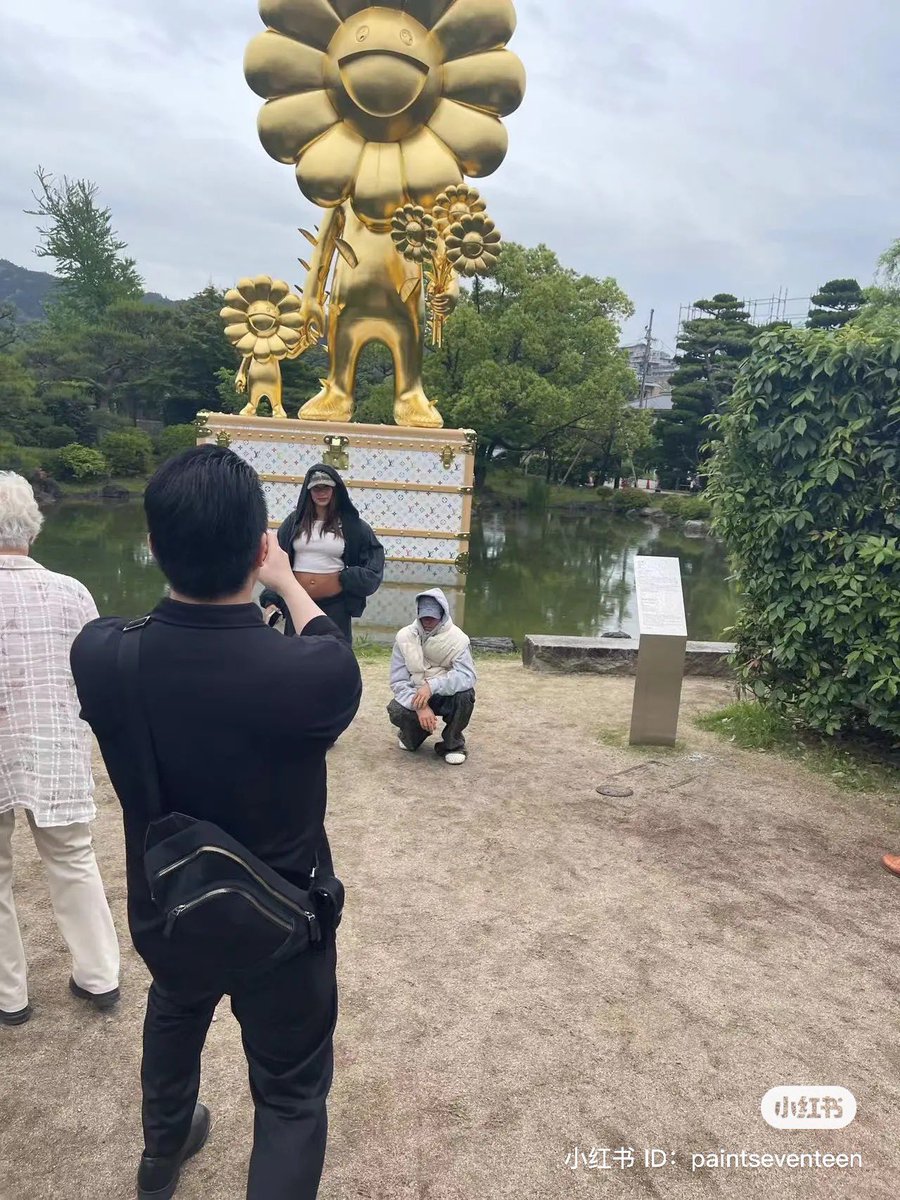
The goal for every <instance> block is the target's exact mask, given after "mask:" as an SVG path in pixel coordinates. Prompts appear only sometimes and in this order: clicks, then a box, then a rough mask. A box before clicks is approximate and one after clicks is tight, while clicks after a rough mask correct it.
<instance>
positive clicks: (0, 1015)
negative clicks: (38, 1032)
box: [0, 1004, 34, 1025]
mask: <svg viewBox="0 0 900 1200" xmlns="http://www.w3.org/2000/svg"><path fill="white" fill-rule="evenodd" d="M33 1011H34V1010H33V1009H32V1007H31V1005H30V1004H26V1005H25V1007H24V1008H20V1009H19V1011H18V1012H14V1013H11V1012H4V1011H3V1009H2V1008H0V1025H24V1024H25V1022H26V1021H30V1020H31V1014H32V1012H33Z"/></svg>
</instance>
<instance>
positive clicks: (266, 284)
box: [253, 275, 275, 300]
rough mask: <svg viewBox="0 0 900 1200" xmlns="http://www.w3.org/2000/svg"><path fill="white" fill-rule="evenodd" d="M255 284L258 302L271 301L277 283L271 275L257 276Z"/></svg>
mask: <svg viewBox="0 0 900 1200" xmlns="http://www.w3.org/2000/svg"><path fill="white" fill-rule="evenodd" d="M253 282H254V284H255V285H256V299H257V300H270V299H271V298H272V288H273V286H274V283H275V281H274V280H273V278H272V276H271V275H257V276H256V277H255V279H254V280H253Z"/></svg>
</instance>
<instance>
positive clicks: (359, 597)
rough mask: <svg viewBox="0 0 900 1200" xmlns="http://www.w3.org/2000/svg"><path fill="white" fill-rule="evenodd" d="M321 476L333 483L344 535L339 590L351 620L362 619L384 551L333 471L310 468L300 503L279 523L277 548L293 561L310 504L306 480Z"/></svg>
mask: <svg viewBox="0 0 900 1200" xmlns="http://www.w3.org/2000/svg"><path fill="white" fill-rule="evenodd" d="M319 471H321V472H323V473H324V474H325V475H328V476H329V478H331V479H333V480H334V483H335V489H336V491H337V496H338V507H339V508H340V512H341V526H342V529H343V534H344V542H345V543H346V549H345V550H344V569H343V571H341V587H342V588H343V589H344V598H345V601H346V605H347V609H348V611H349V613H350V616H351V617H361V616H362V615H363V613H364V612H365V611H366V601H367V600H368V598H369V596H374V595H375V593H376V592H377V591H378V589H379V588H380V587H381V584H382V581H383V579H384V547H383V546H382V545H381V542H379V540H378V538H377V537H376V536H375V534H374V532H373V531H372V528H371V526H369V525H367V524H366V522H365V521H364V520H363V519H362V517H360V515H359V513H358V512H357V511H356V506H355V505H354V503H353V501H352V500H351V499H350V493H349V492H348V491H347V485H346V484H345V483H344V481H343V479H341V477H340V475H339V474H338V473H337V471H335V470H334V468H333V467H326V466H325V465H324V463H317V464H316V466H314V467H310V469H309V471H308V472H307V474H306V479H305V480H304V481H303V488H302V490H301V492H300V499H299V500H298V501H297V507H296V508H295V509H294V511H293V512H292V513H291V515H290V516H289V517H288V518H287V520H286V521H284V522H282V525H281V528H280V529H279V530H278V544H279V546H281V548H282V550H284V551H285V553H286V554H287V555H288V556H289V557H290V558H291V561H293V557H294V541H295V539H296V537H297V530H298V528H299V527H300V520H301V518H302V516H303V511H304V509H305V508H306V505H307V504H312V497H311V496H310V494H309V479H310V476H311V475H312V474H313V473H314V472H319Z"/></svg>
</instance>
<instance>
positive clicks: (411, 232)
mask: <svg viewBox="0 0 900 1200" xmlns="http://www.w3.org/2000/svg"><path fill="white" fill-rule="evenodd" d="M391 237H392V238H393V239H394V245H395V246H396V247H397V251H398V253H400V254H402V255H403V257H404V258H405V259H407V260H408V261H409V262H413V263H424V262H425V261H426V260H428V259H431V258H433V257H434V255H435V254H436V252H437V248H438V232H437V227H436V226H435V223H434V218H433V217H432V216H431V214H430V213H427V212H426V211H425V209H424V208H422V207H421V205H418V204H404V206H403V207H402V208H398V209H397V211H396V212H395V213H394V217H393V220H392V221H391Z"/></svg>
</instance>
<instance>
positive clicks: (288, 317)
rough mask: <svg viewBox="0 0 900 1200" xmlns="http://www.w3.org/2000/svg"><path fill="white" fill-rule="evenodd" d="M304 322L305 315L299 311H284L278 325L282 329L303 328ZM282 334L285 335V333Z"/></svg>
mask: <svg viewBox="0 0 900 1200" xmlns="http://www.w3.org/2000/svg"><path fill="white" fill-rule="evenodd" d="M303 323H304V322H303V317H302V316H301V315H300V313H298V312H288V313H282V314H281V316H280V317H279V319H278V326H279V328H280V329H282V330H284V329H302V328H303ZM281 336H282V337H284V333H282V335H281Z"/></svg>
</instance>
